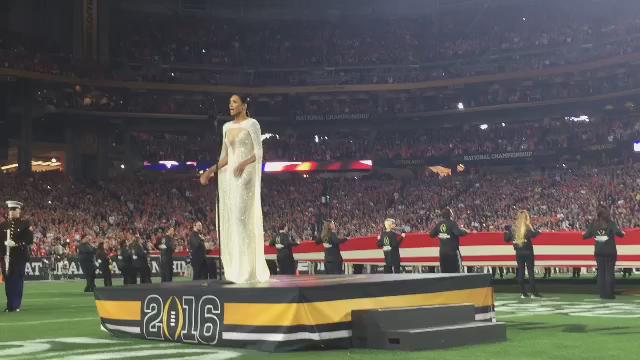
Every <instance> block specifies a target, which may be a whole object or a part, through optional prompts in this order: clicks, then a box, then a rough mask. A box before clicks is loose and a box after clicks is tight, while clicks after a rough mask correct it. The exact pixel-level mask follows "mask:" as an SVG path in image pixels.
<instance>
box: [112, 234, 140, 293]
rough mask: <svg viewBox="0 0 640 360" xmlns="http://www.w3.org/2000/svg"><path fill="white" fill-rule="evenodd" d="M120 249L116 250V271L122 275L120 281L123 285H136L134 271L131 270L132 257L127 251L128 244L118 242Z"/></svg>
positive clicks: (125, 241)
mask: <svg viewBox="0 0 640 360" xmlns="http://www.w3.org/2000/svg"><path fill="white" fill-rule="evenodd" d="M119 245H120V247H119V248H118V259H117V260H116V265H117V266H118V270H120V272H121V273H122V280H123V283H124V285H131V284H135V283H136V276H135V271H134V270H133V256H132V255H131V251H130V250H129V244H127V240H120V244H119Z"/></svg>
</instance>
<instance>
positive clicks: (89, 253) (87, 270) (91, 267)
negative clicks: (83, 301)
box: [78, 236, 96, 292]
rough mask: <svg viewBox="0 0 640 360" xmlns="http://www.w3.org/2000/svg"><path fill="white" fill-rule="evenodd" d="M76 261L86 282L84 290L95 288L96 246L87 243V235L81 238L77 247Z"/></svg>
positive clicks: (88, 290) (90, 290) (91, 290)
mask: <svg viewBox="0 0 640 360" xmlns="http://www.w3.org/2000/svg"><path fill="white" fill-rule="evenodd" d="M78 262H80V268H81V269H82V272H83V273H84V278H85V280H86V282H87V284H86V285H85V287H84V292H93V291H94V290H95V289H96V248H94V247H93V246H92V245H91V244H90V243H89V237H88V236H85V237H84V238H83V239H82V242H81V243H80V246H79V247H78Z"/></svg>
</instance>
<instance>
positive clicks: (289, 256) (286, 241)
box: [269, 224, 300, 275]
mask: <svg viewBox="0 0 640 360" xmlns="http://www.w3.org/2000/svg"><path fill="white" fill-rule="evenodd" d="M288 231H289V228H288V226H287V225H285V224H282V225H281V226H280V229H279V231H278V234H277V235H276V236H275V237H274V238H273V239H272V240H271V241H270V242H269V246H274V247H275V248H276V249H278V256H277V259H278V273H280V274H282V275H295V274H296V260H295V259H294V258H293V247H294V246H298V245H300V244H299V243H298V242H296V241H295V240H294V239H293V237H292V236H291V235H289V233H288Z"/></svg>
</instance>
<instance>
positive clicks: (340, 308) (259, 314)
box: [224, 288, 494, 326]
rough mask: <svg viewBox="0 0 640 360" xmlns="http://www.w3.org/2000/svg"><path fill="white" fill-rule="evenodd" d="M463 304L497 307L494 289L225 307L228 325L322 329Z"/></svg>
mask: <svg viewBox="0 0 640 360" xmlns="http://www.w3.org/2000/svg"><path fill="white" fill-rule="evenodd" d="M462 303H467V304H473V305H474V306H475V307H486V306H493V304H494V294H493V288H479V289H468V290H453V291H444V292H437V293H426V294H414V295H398V296H383V297H375V298H359V299H344V300H332V301H319V302H310V303H293V304H256V303H226V304H224V324H225V325H245V326H296V325H321V324H332V323H340V322H349V321H351V311H352V310H369V309H385V308H397V307H413V306H430V305H450V304H462Z"/></svg>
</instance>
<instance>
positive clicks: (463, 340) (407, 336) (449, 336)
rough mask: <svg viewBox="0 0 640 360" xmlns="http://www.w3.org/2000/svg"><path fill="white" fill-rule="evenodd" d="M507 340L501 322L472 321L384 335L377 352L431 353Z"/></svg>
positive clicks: (397, 331) (388, 332) (393, 331)
mask: <svg viewBox="0 0 640 360" xmlns="http://www.w3.org/2000/svg"><path fill="white" fill-rule="evenodd" d="M506 340H507V327H506V324H505V323H500V322H495V323H492V322H481V321H474V322H471V323H466V324H457V325H450V326H441V327H432V328H426V329H405V330H392V331H387V332H385V341H384V342H382V343H380V344H379V346H378V347H375V348H377V349H388V350H434V349H445V348H450V347H455V346H464V345H473V344H488V343H495V342H501V341H506Z"/></svg>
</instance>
